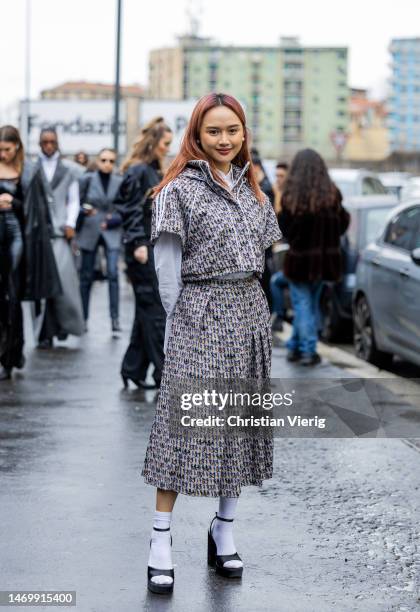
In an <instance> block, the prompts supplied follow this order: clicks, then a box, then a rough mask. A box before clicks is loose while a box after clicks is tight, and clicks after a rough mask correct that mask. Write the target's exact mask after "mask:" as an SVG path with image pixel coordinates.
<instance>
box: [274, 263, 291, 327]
mask: <svg viewBox="0 0 420 612" xmlns="http://www.w3.org/2000/svg"><path fill="white" fill-rule="evenodd" d="M288 286H289V281H288V280H287V278H286V277H285V276H284V274H283V272H275V273H274V274H273V275H272V277H271V279H270V290H271V297H272V299H273V312H274V313H275V314H276V315H278V316H279V317H281V318H282V319H284V315H285V311H284V290H285V289H286V287H288Z"/></svg>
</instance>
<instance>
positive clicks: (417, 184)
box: [401, 176, 420, 202]
mask: <svg viewBox="0 0 420 612" xmlns="http://www.w3.org/2000/svg"><path fill="white" fill-rule="evenodd" d="M413 198H420V176H413V177H412V178H410V179H408V181H407V183H406V184H405V185H404V187H403V188H402V190H401V200H402V201H403V202H405V201H406V200H411V199H413Z"/></svg>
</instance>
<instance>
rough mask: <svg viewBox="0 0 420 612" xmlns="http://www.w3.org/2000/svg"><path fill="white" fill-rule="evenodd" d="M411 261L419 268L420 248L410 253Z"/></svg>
mask: <svg viewBox="0 0 420 612" xmlns="http://www.w3.org/2000/svg"><path fill="white" fill-rule="evenodd" d="M411 259H412V260H413V261H414V263H415V264H417V265H418V266H420V247H417V249H413V250H412V251H411Z"/></svg>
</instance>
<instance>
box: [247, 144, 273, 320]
mask: <svg viewBox="0 0 420 612" xmlns="http://www.w3.org/2000/svg"><path fill="white" fill-rule="evenodd" d="M250 153H251V160H252V165H253V167H254V172H255V176H256V179H257V181H258V185H259V188H260V189H261V191H262V192H263V193H264V194H265V195H266V196H267V197H268V199H269V200H270V203H271V205H274V191H273V186H272V184H271V183H270V180H269V178H268V176H267V173H266V171H265V169H264V166H263V163H262V161H261V157H260V154H259V152H258V149H256V148H252V149H251V151H250ZM264 257H265V266H264V272H263V275H262V277H261V279H260V282H261V285H262V288H263V290H264V293H265V297H266V298H267V302H268V307H269V309H270V312H271V310H272V307H273V302H272V295H271V290H270V279H271V275H272V272H273V253H272V250H271V248H269V249H267V250H266V251H265V255H264Z"/></svg>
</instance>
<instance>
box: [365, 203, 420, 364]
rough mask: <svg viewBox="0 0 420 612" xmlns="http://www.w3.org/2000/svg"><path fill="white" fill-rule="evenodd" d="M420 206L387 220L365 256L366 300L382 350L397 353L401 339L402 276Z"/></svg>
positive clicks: (407, 259) (407, 260) (403, 275)
mask: <svg viewBox="0 0 420 612" xmlns="http://www.w3.org/2000/svg"><path fill="white" fill-rule="evenodd" d="M419 212H420V209H419V208H418V207H410V208H408V209H404V210H402V211H400V212H399V213H397V214H396V215H395V216H394V217H393V218H392V219H391V220H390V222H389V223H388V226H387V228H386V230H385V234H384V237H383V240H381V241H379V242H378V243H377V248H376V249H375V250H374V251H373V253H372V254H371V256H370V257H369V261H370V266H371V273H370V287H369V300H370V304H371V307H372V314H373V319H374V322H375V333H376V336H377V340H378V344H379V345H380V346H381V348H382V349H383V350H389V351H393V350H395V352H398V350H397V349H398V347H399V346H400V344H401V341H402V324H401V320H400V316H401V315H400V313H401V300H400V297H399V292H400V291H401V283H402V279H404V280H405V278H406V277H405V273H404V270H406V269H407V267H408V266H409V264H410V262H411V255H410V252H411V248H412V244H413V241H414V236H415V233H416V229H417V224H418V219H419ZM375 251H376V252H375Z"/></svg>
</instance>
